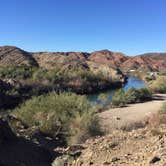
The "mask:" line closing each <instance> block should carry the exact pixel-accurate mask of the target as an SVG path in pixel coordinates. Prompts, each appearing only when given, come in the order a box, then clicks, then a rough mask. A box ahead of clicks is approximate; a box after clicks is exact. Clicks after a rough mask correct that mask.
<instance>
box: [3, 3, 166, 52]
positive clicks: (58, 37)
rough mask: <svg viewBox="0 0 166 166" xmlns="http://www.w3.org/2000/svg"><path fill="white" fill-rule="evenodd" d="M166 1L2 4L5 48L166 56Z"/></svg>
mask: <svg viewBox="0 0 166 166" xmlns="http://www.w3.org/2000/svg"><path fill="white" fill-rule="evenodd" d="M165 11H166V0H1V3H0V45H1V46H2V45H15V46H18V47H21V48H23V49H25V50H27V51H89V52H91V51H94V50H101V49H109V50H113V51H120V52H124V53H126V54H128V55H136V54H140V53H144V52H166V12H165Z"/></svg>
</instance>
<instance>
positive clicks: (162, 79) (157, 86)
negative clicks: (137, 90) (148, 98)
mask: <svg viewBox="0 0 166 166" xmlns="http://www.w3.org/2000/svg"><path fill="white" fill-rule="evenodd" d="M149 88H150V89H151V91H153V92H154V93H166V76H158V77H157V78H156V80H154V81H152V82H151V83H150V84H149Z"/></svg>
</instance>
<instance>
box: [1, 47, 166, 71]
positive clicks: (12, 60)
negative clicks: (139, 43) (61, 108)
mask: <svg viewBox="0 0 166 166" xmlns="http://www.w3.org/2000/svg"><path fill="white" fill-rule="evenodd" d="M87 62H93V63H96V64H103V65H109V66H111V67H114V68H121V69H125V70H126V69H127V70H131V69H139V68H148V69H150V70H159V69H165V68H166V53H147V54H143V55H139V56H133V57H129V56H126V55H125V54H123V53H119V52H112V51H109V50H101V51H95V52H92V53H86V52H36V53H30V52H26V51H24V50H21V49H19V48H17V47H13V46H4V47H0V66H8V65H22V64H26V65H32V66H40V67H45V68H52V67H55V66H56V65H61V66H65V67H76V68H77V67H81V68H83V69H87V68H88V65H87Z"/></svg>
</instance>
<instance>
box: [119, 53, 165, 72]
mask: <svg viewBox="0 0 166 166" xmlns="http://www.w3.org/2000/svg"><path fill="white" fill-rule="evenodd" d="M158 55H159V54H153V56H151V54H145V55H140V56H135V57H132V58H130V59H128V60H127V61H125V62H124V63H123V64H122V65H121V67H122V68H126V69H139V68H149V69H151V70H159V69H162V68H166V54H163V55H162V56H161V55H160V57H158Z"/></svg>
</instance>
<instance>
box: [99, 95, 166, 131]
mask: <svg viewBox="0 0 166 166" xmlns="http://www.w3.org/2000/svg"><path fill="white" fill-rule="evenodd" d="M165 101H166V94H156V95H155V96H154V97H153V100H152V101H149V102H145V103H138V104H131V105H128V106H126V107H123V108H114V109H109V110H108V111H104V112H102V113H100V114H98V115H99V118H100V120H101V124H102V126H103V127H104V128H106V129H107V130H114V129H126V130H131V129H135V128H139V127H143V126H144V125H145V123H146V121H147V120H148V118H151V117H152V116H153V115H155V114H156V113H157V112H158V111H159V110H160V108H161V106H162V104H163V103H164V102H165Z"/></svg>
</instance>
